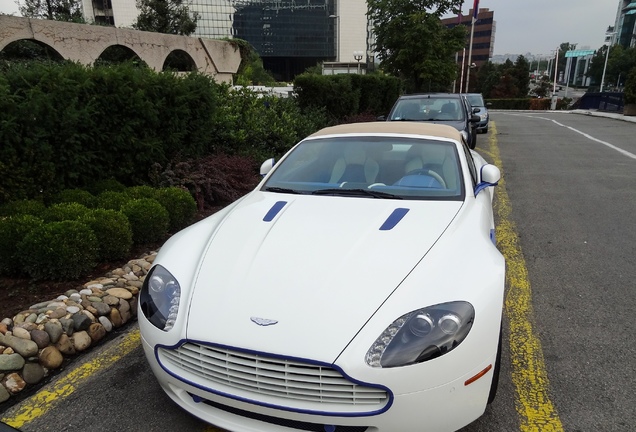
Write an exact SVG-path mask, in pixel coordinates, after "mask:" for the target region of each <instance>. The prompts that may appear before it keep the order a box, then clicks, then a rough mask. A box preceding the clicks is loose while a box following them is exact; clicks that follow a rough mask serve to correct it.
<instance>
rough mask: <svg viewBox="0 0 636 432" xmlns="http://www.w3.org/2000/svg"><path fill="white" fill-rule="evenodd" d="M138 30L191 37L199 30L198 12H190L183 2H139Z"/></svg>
mask: <svg viewBox="0 0 636 432" xmlns="http://www.w3.org/2000/svg"><path fill="white" fill-rule="evenodd" d="M137 8H138V9H139V11H140V12H139V15H138V16H137V20H136V21H135V22H134V23H133V25H132V27H133V28H134V29H136V30H143V31H150V32H156V33H167V34H176V35H182V36H190V35H191V34H192V33H194V31H195V30H196V28H197V21H198V19H199V18H200V15H199V13H198V12H190V8H188V6H186V5H184V4H183V0H137Z"/></svg>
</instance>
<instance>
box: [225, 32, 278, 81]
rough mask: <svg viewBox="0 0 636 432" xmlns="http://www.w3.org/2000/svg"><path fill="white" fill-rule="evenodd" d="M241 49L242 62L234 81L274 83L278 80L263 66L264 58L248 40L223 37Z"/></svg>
mask: <svg viewBox="0 0 636 432" xmlns="http://www.w3.org/2000/svg"><path fill="white" fill-rule="evenodd" d="M223 40H225V41H227V42H229V43H230V44H231V45H232V46H234V47H235V48H238V49H239V52H240V53H241V64H240V65H239V68H238V70H237V71H236V75H235V76H234V82H235V83H236V84H238V85H244V86H248V85H273V84H275V83H276V80H275V79H274V77H273V76H272V74H271V73H270V72H268V71H267V70H265V68H264V67H263V60H262V59H261V57H260V56H259V55H258V53H257V52H256V49H254V47H253V46H252V44H250V43H249V42H248V41H246V40H243V39H238V38H234V39H228V38H226V39H223Z"/></svg>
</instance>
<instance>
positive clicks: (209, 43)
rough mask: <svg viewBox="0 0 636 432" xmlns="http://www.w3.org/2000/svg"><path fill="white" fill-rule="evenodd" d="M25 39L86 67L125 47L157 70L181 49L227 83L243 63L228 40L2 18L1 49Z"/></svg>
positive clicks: (218, 78) (0, 29)
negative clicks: (107, 51)
mask: <svg viewBox="0 0 636 432" xmlns="http://www.w3.org/2000/svg"><path fill="white" fill-rule="evenodd" d="M22 39H31V40H36V41H38V42H41V43H44V44H46V45H48V46H50V47H51V48H53V49H54V50H55V51H57V52H58V53H59V54H60V55H61V56H62V57H64V58H65V59H68V60H72V61H76V62H79V63H81V64H85V65H92V64H93V63H94V62H95V61H96V60H97V59H98V58H99V56H100V55H101V53H102V52H104V50H105V49H106V48H108V47H109V46H113V45H122V46H125V47H127V48H129V49H130V50H132V51H133V52H134V53H135V54H137V56H139V58H140V59H142V60H143V61H144V62H146V64H148V66H149V67H151V68H152V69H154V70H156V71H161V70H162V68H163V64H164V62H165V60H166V58H167V57H168V55H169V54H170V53H171V52H172V51H174V50H177V49H179V50H182V51H185V52H186V53H188V54H189V55H190V57H191V58H192V60H193V61H194V64H195V65H196V68H197V70H198V71H199V72H202V73H205V74H208V75H211V76H213V77H214V79H215V80H216V81H219V82H227V83H231V82H232V74H234V73H236V71H237V70H238V67H239V65H240V62H241V57H240V53H239V51H238V49H237V48H235V47H233V46H232V45H231V44H230V43H229V42H225V41H219V40H214V39H204V38H195V37H189V36H177V35H168V34H161V33H152V32H142V31H137V30H130V29H120V28H114V27H104V26H96V25H86V24H74V23H66V22H59V21H51V20H39V19H32V18H21V17H13V16H7V15H0V50H2V49H3V48H4V47H5V46H7V45H8V44H10V43H12V42H15V41H18V40H22Z"/></svg>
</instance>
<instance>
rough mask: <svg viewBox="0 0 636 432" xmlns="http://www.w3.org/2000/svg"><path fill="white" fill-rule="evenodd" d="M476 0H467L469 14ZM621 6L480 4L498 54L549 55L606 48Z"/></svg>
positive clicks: (575, 1)
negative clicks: (491, 24)
mask: <svg viewBox="0 0 636 432" xmlns="http://www.w3.org/2000/svg"><path fill="white" fill-rule="evenodd" d="M131 1H132V0H131ZM344 1H346V0H344ZM473 1H474V0H465V2H464V8H463V13H464V14H465V15H467V14H468V11H469V9H471V8H472V7H473ZM618 4H619V0H532V1H524V0H480V1H479V7H480V8H488V9H490V10H491V11H494V13H495V14H494V15H495V22H496V23H497V30H496V33H495V49H494V53H495V55H498V54H523V55H525V54H528V53H530V54H534V55H549V54H551V52H552V51H553V50H555V49H556V48H557V47H558V46H559V45H561V44H562V43H564V42H569V43H571V44H576V46H577V48H578V49H586V48H589V49H593V50H596V49H598V48H600V47H601V46H602V45H603V42H604V40H605V31H606V30H607V27H608V26H613V25H614V21H615V19H616V12H617V9H618ZM17 11H18V7H17V5H16V4H15V0H0V12H3V13H14V12H16V13H17Z"/></svg>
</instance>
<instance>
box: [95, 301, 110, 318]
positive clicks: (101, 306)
mask: <svg viewBox="0 0 636 432" xmlns="http://www.w3.org/2000/svg"><path fill="white" fill-rule="evenodd" d="M91 306H93V308H95V310H96V311H97V315H98V316H102V315H107V314H109V313H110V306H108V305H107V304H106V303H104V302H101V301H100V302H93V303H91Z"/></svg>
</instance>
